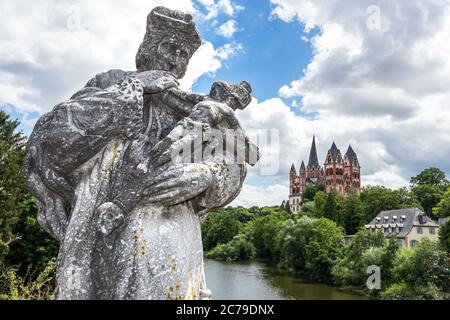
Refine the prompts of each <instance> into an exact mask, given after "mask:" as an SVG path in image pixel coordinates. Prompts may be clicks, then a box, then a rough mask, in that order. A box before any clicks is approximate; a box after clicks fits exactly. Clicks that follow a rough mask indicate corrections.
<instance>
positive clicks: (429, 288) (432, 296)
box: [380, 282, 448, 300]
mask: <svg viewBox="0 0 450 320" xmlns="http://www.w3.org/2000/svg"><path fill="white" fill-rule="evenodd" d="M380 297H381V299H382V300H445V299H448V296H447V295H446V294H445V293H444V292H442V291H441V290H440V289H439V288H438V287H437V286H436V285H435V284H434V283H432V282H429V283H427V284H426V285H423V286H414V287H412V286H411V285H409V284H407V283H405V282H399V283H394V284H392V285H391V286H389V287H388V288H387V289H386V290H384V291H383V292H381V295H380Z"/></svg>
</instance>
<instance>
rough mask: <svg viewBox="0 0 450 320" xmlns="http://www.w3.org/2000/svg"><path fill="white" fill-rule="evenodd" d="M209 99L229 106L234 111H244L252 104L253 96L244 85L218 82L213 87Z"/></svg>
mask: <svg viewBox="0 0 450 320" xmlns="http://www.w3.org/2000/svg"><path fill="white" fill-rule="evenodd" d="M209 97H210V98H212V99H214V100H216V101H219V102H223V103H225V104H227V105H228V106H229V107H230V108H232V109H233V110H238V109H239V110H243V109H245V107H246V106H247V105H248V104H249V103H250V101H251V96H250V93H249V92H248V91H246V89H244V88H243V85H242V83H241V84H239V85H229V84H227V83H226V82H224V81H216V82H214V83H213V85H212V87H211V91H210V93H209Z"/></svg>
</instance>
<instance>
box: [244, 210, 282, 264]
mask: <svg viewBox="0 0 450 320" xmlns="http://www.w3.org/2000/svg"><path fill="white" fill-rule="evenodd" d="M286 219H287V215H286V214H282V213H273V214H271V215H266V216H263V217H260V218H257V219H256V220H255V221H254V222H253V233H252V239H253V244H254V245H255V247H256V250H257V256H258V257H260V258H270V259H273V260H275V261H277V260H278V259H279V247H278V236H279V233H280V230H281V228H282V226H283V224H284V221H285V220H286Z"/></svg>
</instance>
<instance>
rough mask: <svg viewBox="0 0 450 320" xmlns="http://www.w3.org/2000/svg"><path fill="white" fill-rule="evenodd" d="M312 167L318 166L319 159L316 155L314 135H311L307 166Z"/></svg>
mask: <svg viewBox="0 0 450 320" xmlns="http://www.w3.org/2000/svg"><path fill="white" fill-rule="evenodd" d="M312 167H319V159H318V157H317V149H316V135H313V141H312V144H311V151H310V152H309V162H308V168H312Z"/></svg>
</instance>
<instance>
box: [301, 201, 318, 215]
mask: <svg viewBox="0 0 450 320" xmlns="http://www.w3.org/2000/svg"><path fill="white" fill-rule="evenodd" d="M300 214H302V215H305V216H308V217H311V218H313V217H317V209H316V204H315V202H314V201H307V202H305V203H303V204H302V206H301V209H300Z"/></svg>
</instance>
